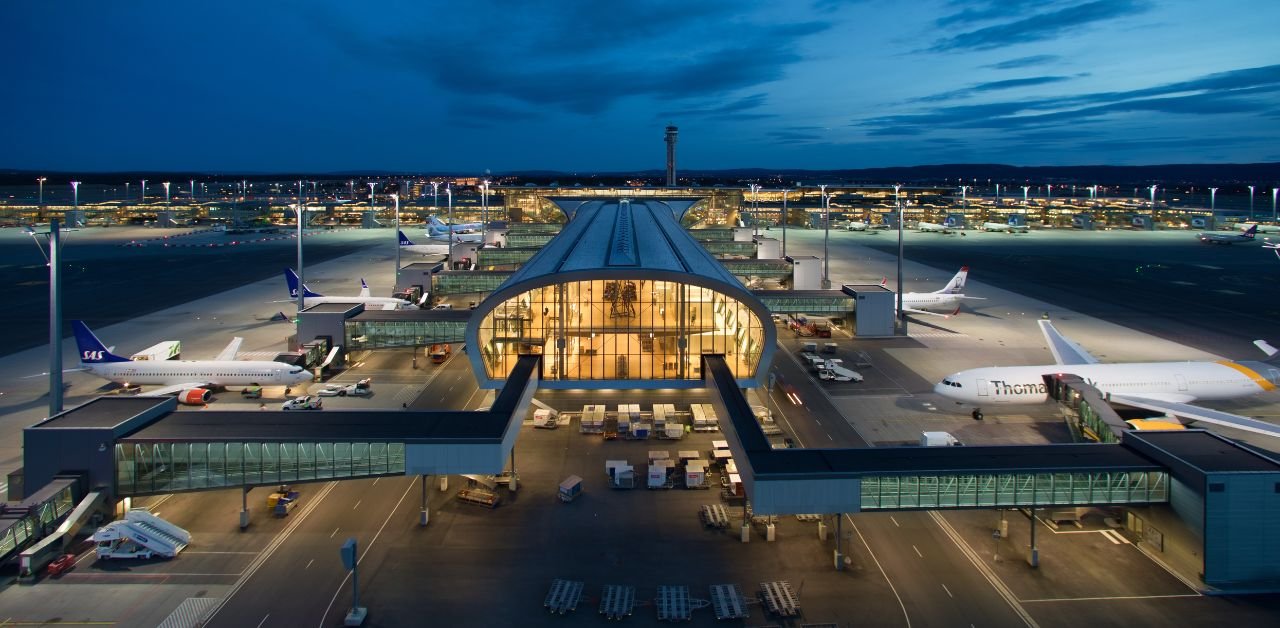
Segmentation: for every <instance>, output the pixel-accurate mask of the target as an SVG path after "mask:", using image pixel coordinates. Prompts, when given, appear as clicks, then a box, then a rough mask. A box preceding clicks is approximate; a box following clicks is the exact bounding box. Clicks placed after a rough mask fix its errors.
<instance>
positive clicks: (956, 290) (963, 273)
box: [935, 266, 969, 294]
mask: <svg viewBox="0 0 1280 628" xmlns="http://www.w3.org/2000/svg"><path fill="white" fill-rule="evenodd" d="M968 278H969V267H968V266H963V267H961V268H960V272H958V273H956V275H955V276H954V277H952V278H951V281H949V282H947V285H946V287H944V288H943V289H941V290H938V291H936V292H935V294H960V293H961V292H964V282H965V280H966V279H968Z"/></svg>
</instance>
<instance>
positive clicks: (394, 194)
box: [391, 192, 400, 290]
mask: <svg viewBox="0 0 1280 628" xmlns="http://www.w3.org/2000/svg"><path fill="white" fill-rule="evenodd" d="M391 200H393V201H395V204H396V285H395V288H396V289H397V290H399V289H400V194H399V193H397V192H392V193H391Z"/></svg>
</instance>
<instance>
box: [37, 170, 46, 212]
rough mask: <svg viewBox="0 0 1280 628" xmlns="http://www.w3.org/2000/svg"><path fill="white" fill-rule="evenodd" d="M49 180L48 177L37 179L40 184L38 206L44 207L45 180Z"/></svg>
mask: <svg viewBox="0 0 1280 628" xmlns="http://www.w3.org/2000/svg"><path fill="white" fill-rule="evenodd" d="M48 180H49V179H48V177H40V178H38V179H36V183H39V184H40V202H39V203H38V204H37V206H38V207H44V182H45V181H48Z"/></svg>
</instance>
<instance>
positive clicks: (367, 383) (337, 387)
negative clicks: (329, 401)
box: [316, 377, 373, 397]
mask: <svg viewBox="0 0 1280 628" xmlns="http://www.w3.org/2000/svg"><path fill="white" fill-rule="evenodd" d="M372 393H373V378H369V377H366V378H364V379H362V380H360V381H358V382H356V383H354V384H328V385H326V386H325V387H324V388H323V389H321V390H320V391H319V392H317V393H316V394H317V395H320V396H321V397H346V396H347V395H351V396H353V397H364V396H367V395H370V394H372Z"/></svg>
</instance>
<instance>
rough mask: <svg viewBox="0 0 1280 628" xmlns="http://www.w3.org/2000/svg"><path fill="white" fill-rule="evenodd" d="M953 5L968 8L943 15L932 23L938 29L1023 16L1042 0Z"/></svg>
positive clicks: (987, 0)
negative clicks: (964, 5)
mask: <svg viewBox="0 0 1280 628" xmlns="http://www.w3.org/2000/svg"><path fill="white" fill-rule="evenodd" d="M952 4H953V5H962V4H968V5H969V6H968V7H967V8H965V9H963V10H961V11H959V12H957V13H952V14H950V15H944V16H942V17H940V18H938V19H937V20H935V21H934V23H935V24H937V25H938V27H939V28H946V27H949V26H952V25H954V24H961V23H964V22H985V21H991V20H994V19H998V18H1008V17H1011V16H1017V15H1025V14H1026V13H1027V12H1028V11H1030V10H1031V9H1035V8H1038V7H1042V6H1044V5H1045V4H1046V2H1044V0H985V1H983V0H979V1H977V2H953V3H952Z"/></svg>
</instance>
